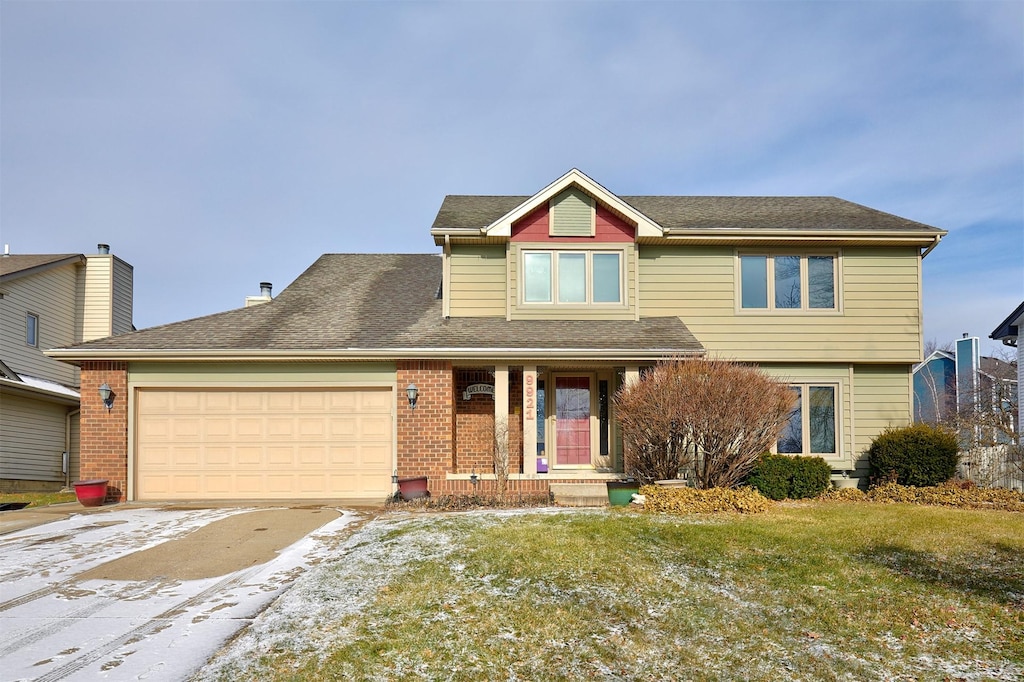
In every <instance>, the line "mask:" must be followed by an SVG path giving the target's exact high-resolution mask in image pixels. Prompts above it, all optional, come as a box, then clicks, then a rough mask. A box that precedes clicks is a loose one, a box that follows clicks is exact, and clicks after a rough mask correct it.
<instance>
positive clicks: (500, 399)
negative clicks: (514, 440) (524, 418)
mask: <svg viewBox="0 0 1024 682" xmlns="http://www.w3.org/2000/svg"><path fill="white" fill-rule="evenodd" d="M502 423H504V424H505V428H504V429H503V430H499V428H500V427H499V425H500V424H502ZM494 428H495V436H496V437H497V436H500V437H501V438H502V439H503V440H504V442H502V443H499V442H497V439H495V443H494V447H504V451H505V452H508V365H495V366H494Z"/></svg>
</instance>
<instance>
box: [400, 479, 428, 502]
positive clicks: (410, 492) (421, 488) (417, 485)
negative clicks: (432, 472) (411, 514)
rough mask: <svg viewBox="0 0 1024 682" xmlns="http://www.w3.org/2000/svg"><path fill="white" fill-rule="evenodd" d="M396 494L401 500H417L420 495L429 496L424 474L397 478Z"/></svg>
mask: <svg viewBox="0 0 1024 682" xmlns="http://www.w3.org/2000/svg"><path fill="white" fill-rule="evenodd" d="M398 494H399V495H400V496H401V498H402V499H403V500H417V499H419V498H421V497H430V491H429V490H427V477H426V476H412V477H410V478H400V479H398Z"/></svg>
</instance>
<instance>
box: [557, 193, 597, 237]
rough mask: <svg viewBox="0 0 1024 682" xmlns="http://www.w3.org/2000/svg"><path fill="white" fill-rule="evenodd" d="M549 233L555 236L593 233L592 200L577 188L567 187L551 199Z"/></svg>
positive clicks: (577, 235)
mask: <svg viewBox="0 0 1024 682" xmlns="http://www.w3.org/2000/svg"><path fill="white" fill-rule="evenodd" d="M550 233H551V235H552V236H556V237H589V236H591V235H593V234H594V200H593V199H591V198H590V197H589V196H588V195H587V194H584V193H583V192H581V191H580V190H578V189H567V190H566V191H564V192H562V193H561V194H559V195H558V196H557V197H555V198H554V199H552V200H551V228H550Z"/></svg>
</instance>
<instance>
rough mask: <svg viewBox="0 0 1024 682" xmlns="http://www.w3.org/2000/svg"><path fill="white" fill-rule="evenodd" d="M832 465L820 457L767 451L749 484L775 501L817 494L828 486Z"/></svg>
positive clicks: (751, 475)
mask: <svg viewBox="0 0 1024 682" xmlns="http://www.w3.org/2000/svg"><path fill="white" fill-rule="evenodd" d="M831 479H832V468H831V467H829V465H828V464H826V463H825V460H823V459H822V458H821V457H799V456H797V457H793V456H790V455H772V454H764V455H762V456H761V459H760V460H758V463H757V465H756V466H755V467H754V470H753V471H752V472H751V474H750V476H749V477H748V478H747V481H746V483H747V485H749V486H752V487H754V488H756V489H757V490H758V491H759V492H760V493H761V494H762V495H764V496H765V497H767V498H769V499H772V500H785V499H790V500H801V499H805V498H808V497H817V496H818V495H820V494H821V493H823V492H825V490H826V489H828V487H829V484H830V483H831Z"/></svg>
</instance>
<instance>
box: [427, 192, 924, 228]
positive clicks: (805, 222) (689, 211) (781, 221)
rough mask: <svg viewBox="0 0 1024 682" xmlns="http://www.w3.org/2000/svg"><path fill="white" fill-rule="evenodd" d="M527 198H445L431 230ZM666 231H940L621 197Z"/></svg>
mask: <svg viewBox="0 0 1024 682" xmlns="http://www.w3.org/2000/svg"><path fill="white" fill-rule="evenodd" d="M529 198H530V197H526V196H467V195H448V196H446V197H445V198H444V201H443V202H442V204H441V208H440V210H438V212H437V217H436V218H435V219H434V224H433V228H434V229H445V228H456V229H459V228H463V229H465V228H483V227H486V226H487V225H490V224H491V223H493V222H494V221H495V220H497V219H498V218H500V217H501V216H503V215H505V214H506V213H508V212H509V211H511V210H512V209H514V208H516V207H517V206H519V205H520V204H522V203H523V202H524V201H526V200H527V199H529ZM619 198H620V199H622V200H623V201H625V202H626V203H628V204H629V205H630V206H632V207H633V208H635V209H637V210H638V211H640V212H641V213H643V214H644V215H646V216H647V217H648V218H650V219H651V220H653V221H654V222H656V223H658V224H659V225H660V226H661V227H662V228H665V229H668V230H707V229H762V230H794V231H796V230H824V231H833V230H872V231H892V230H898V231H910V232H924V233H933V232H934V233H941V232H942V230H940V229H938V228H936V227H932V226H930V225H925V224H924V223H918V222H915V221H913V220H907V219H906V218H901V217H899V216H896V215H893V214H891V213H885V212H883V211H878V210H875V209H873V208H868V207H867V206H862V205H860V204H855V203H853V202H850V201H845V200H843V199H837V198H836V197H707V196H622V197H619Z"/></svg>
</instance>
